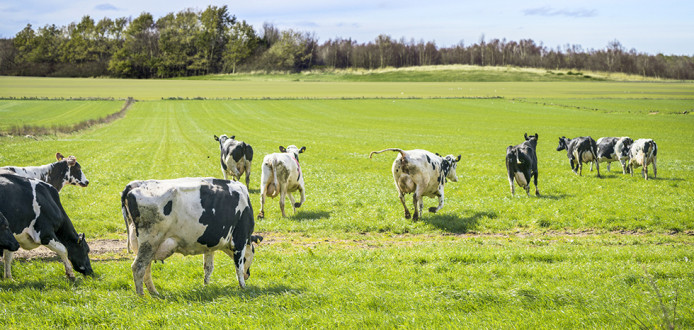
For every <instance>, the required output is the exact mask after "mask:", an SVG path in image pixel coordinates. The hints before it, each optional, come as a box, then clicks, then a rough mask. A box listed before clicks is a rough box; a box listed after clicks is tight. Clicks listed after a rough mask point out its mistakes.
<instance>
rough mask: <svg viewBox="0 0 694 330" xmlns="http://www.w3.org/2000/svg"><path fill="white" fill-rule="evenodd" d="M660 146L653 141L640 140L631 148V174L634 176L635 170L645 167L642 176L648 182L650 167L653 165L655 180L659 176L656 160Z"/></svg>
mask: <svg viewBox="0 0 694 330" xmlns="http://www.w3.org/2000/svg"><path fill="white" fill-rule="evenodd" d="M657 158H658V145H656V144H655V142H654V141H653V140H651V139H638V140H636V141H634V143H633V144H632V145H631V147H630V148H629V172H631V176H634V168H637V167H639V166H641V167H643V169H642V170H641V174H642V175H643V178H644V179H646V180H648V165H650V164H653V178H656V176H657V175H658V168H657V167H656V160H657Z"/></svg>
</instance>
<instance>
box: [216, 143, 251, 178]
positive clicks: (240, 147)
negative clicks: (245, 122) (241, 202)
mask: <svg viewBox="0 0 694 330" xmlns="http://www.w3.org/2000/svg"><path fill="white" fill-rule="evenodd" d="M235 137H236V136H234V135H232V136H231V137H227V136H226V135H225V134H222V136H220V137H217V136H216V135H215V136H214V139H215V141H219V149H220V152H221V156H220V161H221V163H222V174H223V175H224V180H228V179H229V178H228V175H231V177H232V178H234V179H235V180H236V181H239V180H240V179H241V175H242V174H243V173H244V172H245V173H246V187H250V186H249V184H250V182H251V162H252V161H253V148H251V145H249V144H246V143H245V142H243V141H237V140H234V138H235Z"/></svg>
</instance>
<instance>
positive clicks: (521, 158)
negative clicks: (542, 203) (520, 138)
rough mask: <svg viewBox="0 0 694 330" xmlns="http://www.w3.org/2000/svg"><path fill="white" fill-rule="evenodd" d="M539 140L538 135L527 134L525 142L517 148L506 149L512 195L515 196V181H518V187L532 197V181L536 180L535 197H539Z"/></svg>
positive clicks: (507, 169) (507, 170)
mask: <svg viewBox="0 0 694 330" xmlns="http://www.w3.org/2000/svg"><path fill="white" fill-rule="evenodd" d="M537 138H538V135H537V133H535V135H531V136H530V137H528V133H525V142H523V143H521V144H519V145H517V146H515V147H514V146H508V148H506V172H507V174H508V183H509V184H510V185H511V195H515V193H516V192H515V188H514V186H513V179H514V178H515V179H516V182H518V185H519V186H521V187H522V188H523V189H525V193H526V194H527V195H528V196H530V179H531V178H535V195H537V196H539V195H540V192H539V191H538V190H537V154H536V153H535V150H536V149H537Z"/></svg>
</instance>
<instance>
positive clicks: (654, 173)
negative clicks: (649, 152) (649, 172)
mask: <svg viewBox="0 0 694 330" xmlns="http://www.w3.org/2000/svg"><path fill="white" fill-rule="evenodd" d="M655 160H656V158H655V157H653V178H654V179H655V178H656V177H657V176H658V168H657V167H655Z"/></svg>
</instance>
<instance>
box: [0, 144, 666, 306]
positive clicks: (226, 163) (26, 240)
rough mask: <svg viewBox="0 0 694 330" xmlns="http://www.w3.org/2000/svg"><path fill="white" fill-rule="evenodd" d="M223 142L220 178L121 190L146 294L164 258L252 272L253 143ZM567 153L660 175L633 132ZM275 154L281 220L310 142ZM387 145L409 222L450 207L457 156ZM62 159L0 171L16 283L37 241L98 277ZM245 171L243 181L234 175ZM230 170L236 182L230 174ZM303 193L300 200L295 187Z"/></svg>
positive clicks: (520, 164) (524, 153)
mask: <svg viewBox="0 0 694 330" xmlns="http://www.w3.org/2000/svg"><path fill="white" fill-rule="evenodd" d="M214 139H215V140H216V141H218V142H219V147H220V162H221V167H222V173H223V176H224V180H222V179H215V178H181V179H172V180H146V181H133V182H130V183H128V184H127V186H126V187H125V189H124V190H123V192H122V194H121V209H122V212H123V218H124V220H125V225H126V228H127V237H128V242H127V248H128V251H134V252H135V253H136V257H135V260H134V261H133V263H132V271H133V280H134V282H135V290H136V291H137V293H138V294H140V295H142V294H144V290H143V284H144V286H146V287H147V289H148V290H149V292H150V294H158V293H157V290H156V288H155V287H154V283H153V282H152V275H151V263H152V261H157V260H159V261H163V260H164V259H166V258H168V257H169V256H171V255H172V254H173V253H175V252H178V253H181V254H183V255H193V254H203V260H204V273H205V278H204V283H205V284H207V283H208V282H209V280H210V276H211V274H212V270H213V269H214V253H215V251H217V250H221V251H223V252H224V253H226V254H227V255H229V257H231V258H232V259H233V260H234V264H235V268H236V276H237V279H238V281H239V285H240V286H241V287H242V288H243V287H245V281H246V280H247V279H248V277H249V276H250V266H251V263H252V261H253V256H254V252H255V247H254V244H258V243H260V242H261V241H262V239H263V237H261V236H258V235H253V230H254V226H255V222H254V217H253V209H252V206H251V201H250V197H249V193H248V186H249V185H250V174H251V163H252V161H253V148H252V147H251V146H250V145H249V144H247V143H245V142H242V141H238V140H236V139H235V136H231V137H228V136H226V135H222V136H220V137H217V136H216V135H215V136H214ZM537 140H538V134H537V133H536V134H535V135H531V136H528V135H527V133H526V134H525V141H524V142H523V143H521V144H519V145H517V146H509V147H508V148H507V149H506V167H507V174H508V180H509V183H510V186H511V193H512V194H514V193H515V191H514V180H515V181H516V182H517V183H518V184H519V185H520V186H521V187H523V189H525V191H526V194H528V195H529V190H530V180H531V179H534V184H535V194H536V195H539V190H538V188H537V175H538V171H537V155H536V152H535V150H536V148H537ZM564 149H565V150H566V151H567V157H568V158H569V161H570V163H571V169H572V170H573V171H574V172H575V173H576V174H578V175H581V173H582V168H583V163H588V162H590V163H591V170H592V168H593V164H594V165H595V167H596V169H597V172H598V176H600V168H599V164H600V163H601V162H607V169H608V171H609V169H610V163H611V162H613V161H619V162H620V163H621V165H622V172H623V173H624V174H626V173H627V172H630V173H631V174H632V175H633V173H634V168H636V167H639V166H641V167H643V170H642V174H643V176H644V178H646V179H648V169H647V167H648V165H650V164H653V176H654V177H655V176H656V175H657V172H656V171H657V170H656V156H657V146H656V144H655V142H653V140H651V139H639V140H636V141H633V140H632V139H630V138H628V137H622V138H611V137H609V138H601V139H599V140H598V141H597V143H596V142H595V141H594V140H593V139H592V138H590V137H579V138H575V139H567V138H566V137H561V138H559V146H558V147H557V151H560V150H564ZM279 150H280V152H279V153H272V154H269V155H266V156H265V157H264V158H263V163H262V166H261V168H262V175H261V182H260V211H259V212H258V215H257V216H258V219H262V218H263V217H264V216H265V209H264V207H265V199H266V197H271V198H274V197H277V196H279V197H280V198H279V205H280V210H281V212H282V216H286V213H285V210H284V201H285V197H286V196H287V195H289V199H290V201H291V203H292V207H293V209H294V211H296V208H298V207H300V206H301V205H302V204H303V203H304V201H305V192H304V177H303V175H302V172H301V166H300V164H299V154H301V153H303V152H304V151H306V147H301V148H298V147H296V146H293V145H290V146H288V147H286V148H285V147H282V146H280V147H279ZM385 151H394V152H398V155H397V157H396V158H395V160H394V161H393V166H392V174H393V178H394V181H395V186H396V188H397V190H398V193H399V197H400V201H401V202H402V205H403V207H404V209H405V218H407V219H409V218H410V217H411V216H412V218H413V219H415V220H416V219H419V218H420V217H421V216H422V209H423V197H424V196H427V197H431V198H434V197H437V198H438V200H439V204H438V206H437V207H431V208H429V212H432V213H435V212H438V211H439V210H441V208H442V207H443V204H444V185H445V183H446V182H447V181H448V180H451V181H453V182H456V181H458V177H457V175H456V166H457V163H458V162H459V161H460V159H461V156H460V155H458V156H457V157H456V156H454V155H447V156H445V157H443V156H441V155H439V154H437V153H431V152H428V151H426V150H419V149H417V150H402V149H398V148H390V149H384V150H380V151H373V152H371V154H370V155H369V158H371V157H372V156H373V155H374V154H379V153H382V152H385ZM56 158H57V161H56V162H54V163H52V164H48V165H43V166H31V167H15V166H6V167H2V168H0V201H2V202H1V203H0V251H2V253H3V261H4V278H6V279H11V278H12V272H11V263H12V258H13V251H17V250H18V249H19V247H22V248H23V249H27V250H30V249H33V248H36V247H38V246H40V245H43V246H46V247H47V248H48V249H50V250H52V251H54V252H55V253H56V254H57V255H58V256H59V257H60V259H61V260H62V262H63V265H64V267H65V274H66V275H67V277H68V278H69V279H70V280H74V279H75V274H74V272H73V270H77V271H78V272H80V273H82V274H84V275H91V274H92V273H93V270H92V267H91V263H90V260H89V246H88V244H87V242H86V240H85V238H84V234H78V233H77V231H76V230H75V228H74V227H73V225H72V222H71V221H70V219H69V218H68V216H67V214H66V213H65V210H64V209H63V206H62V204H61V203H60V196H59V194H58V192H59V191H60V190H61V189H62V188H63V186H65V185H66V184H71V185H79V186H82V187H86V186H87V185H88V184H89V180H87V178H86V177H85V175H84V173H83V172H82V170H81V167H80V164H79V163H78V162H77V159H76V158H75V157H74V156H70V157H67V158H65V157H64V156H63V155H61V154H60V153H58V154H56ZM243 174H245V175H246V177H245V181H246V185H245V186H244V185H243V184H241V183H239V182H238V180H240V179H241V176H242V175H243ZM229 175H231V176H232V177H233V179H234V180H232V181H229V180H227V179H228V177H229ZM297 190H298V191H299V193H300V195H301V198H300V201H299V202H298V203H297V202H295V200H294V197H293V196H292V194H291V193H292V192H295V191H297ZM410 193H412V194H413V203H414V210H413V211H414V213H413V214H412V215H411V214H410V211H409V210H408V208H407V205H406V203H405V195H406V194H410Z"/></svg>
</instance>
